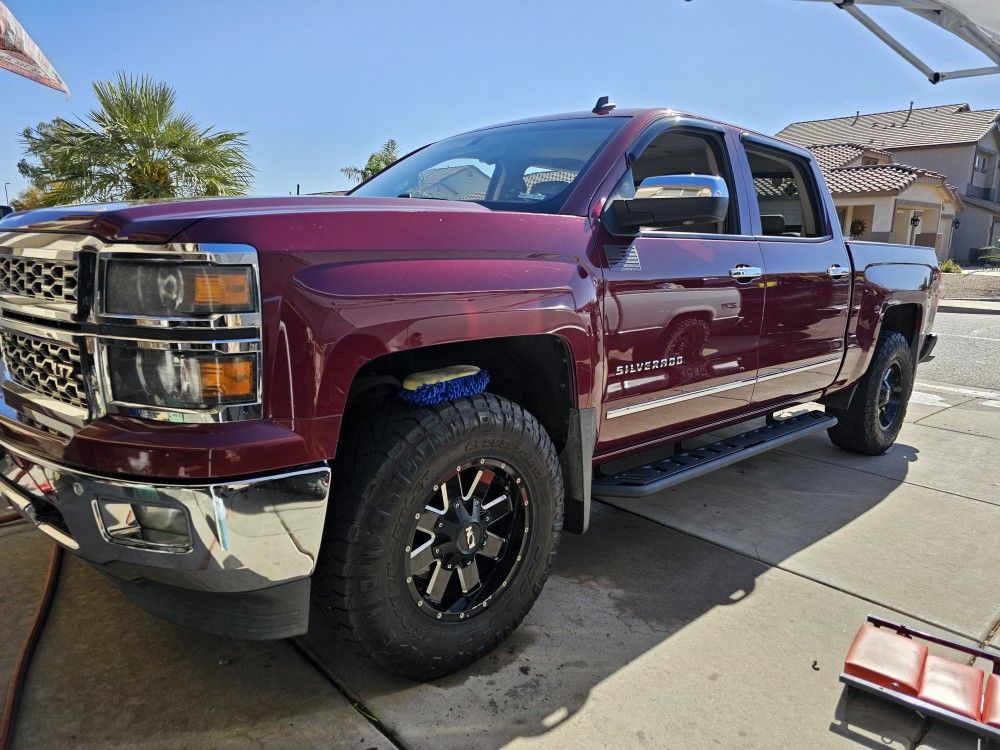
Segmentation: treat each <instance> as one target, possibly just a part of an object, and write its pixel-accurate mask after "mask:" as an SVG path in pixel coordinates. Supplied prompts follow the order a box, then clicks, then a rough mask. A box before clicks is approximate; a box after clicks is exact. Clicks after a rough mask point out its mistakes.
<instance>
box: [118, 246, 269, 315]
mask: <svg viewBox="0 0 1000 750" xmlns="http://www.w3.org/2000/svg"><path fill="white" fill-rule="evenodd" d="M256 310H257V293H256V289H255V285H254V275H253V269H252V268H251V267H250V266H212V265H201V264H196V263H150V262H132V261H119V260H115V261H110V262H109V263H108V265H107V271H106V275H105V279H104V312H105V313H108V314H110V315H136V316H141V315H149V316H154V317H162V318H173V317H178V316H185V315H205V314H212V313H240V312H253V311H256Z"/></svg>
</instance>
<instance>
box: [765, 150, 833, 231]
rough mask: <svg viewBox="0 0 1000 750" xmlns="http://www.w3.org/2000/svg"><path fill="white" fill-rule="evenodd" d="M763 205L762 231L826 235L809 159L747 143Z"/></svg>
mask: <svg viewBox="0 0 1000 750" xmlns="http://www.w3.org/2000/svg"><path fill="white" fill-rule="evenodd" d="M746 153H747V160H748V161H749V162H750V172H751V174H752V175H753V187H754V192H756V193H757V206H758V208H759V209H760V223H761V234H762V235H765V236H768V237H823V236H825V235H826V226H825V224H824V222H823V213H822V211H821V210H820V203H819V192H818V190H817V188H816V181H815V180H814V179H813V174H812V169H811V168H810V165H809V162H808V161H807V160H806V159H803V158H802V157H801V156H798V155H796V154H792V153H789V152H787V151H782V150H781V149H777V148H768V147H766V146H758V145H756V144H746Z"/></svg>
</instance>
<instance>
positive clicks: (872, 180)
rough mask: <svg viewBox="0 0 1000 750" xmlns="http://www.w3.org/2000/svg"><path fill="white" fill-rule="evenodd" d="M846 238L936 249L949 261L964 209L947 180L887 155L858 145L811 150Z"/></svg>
mask: <svg viewBox="0 0 1000 750" xmlns="http://www.w3.org/2000/svg"><path fill="white" fill-rule="evenodd" d="M811 151H812V152H813V154H815V156H816V161H817V162H818V163H819V166H820V169H821V170H822V171H823V177H824V178H825V179H826V184H827V187H829V188H830V193H831V194H832V196H833V202H834V205H836V207H837V216H838V218H839V219H840V225H841V229H842V230H843V232H844V236H845V237H854V238H856V239H862V240H872V241H875V242H896V243H899V244H905V245H924V246H927V247H933V248H934V249H935V251H936V252H937V255H938V258H939V259H940V260H944V259H945V258H948V257H949V249H950V248H951V242H952V233H953V231H954V226H955V217H956V216H957V215H958V214H959V213H961V212H962V211H963V210H964V208H965V206H964V203H963V201H962V198H961V197H960V196H959V194H958V191H957V190H956V189H955V188H954V187H953V186H951V185H949V184H948V182H947V181H946V180H945V178H944V175H941V174H938V173H937V172H931V171H930V170H927V169H920V168H918V167H911V166H909V165H907V164H898V163H896V161H895V160H894V159H893V156H892V154H891V153H889V152H888V151H883V150H882V149H876V148H868V147H865V146H862V145H860V144H856V143H838V144H832V145H829V146H812V147H811Z"/></svg>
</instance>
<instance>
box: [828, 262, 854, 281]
mask: <svg viewBox="0 0 1000 750" xmlns="http://www.w3.org/2000/svg"><path fill="white" fill-rule="evenodd" d="M826 275H827V276H829V277H830V278H831V279H842V278H844V277H845V276H850V275H851V269H850V268H843V267H841V266H839V265H838V264H836V263H834V264H833V265H832V266H830V267H829V268H828V269H826Z"/></svg>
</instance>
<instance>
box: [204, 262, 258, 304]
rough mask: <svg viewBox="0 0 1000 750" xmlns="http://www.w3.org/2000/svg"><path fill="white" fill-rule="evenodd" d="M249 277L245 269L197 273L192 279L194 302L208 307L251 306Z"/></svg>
mask: <svg viewBox="0 0 1000 750" xmlns="http://www.w3.org/2000/svg"><path fill="white" fill-rule="evenodd" d="M250 294H251V290H250V278H249V276H248V274H247V273H246V271H244V270H242V269H240V270H235V271H218V270H215V269H213V270H212V272H211V273H203V274H199V275H198V276H197V277H195V280H194V304H195V305H197V306H198V307H206V308H209V309H213V310H214V309H238V308H249V307H252V305H251V299H250Z"/></svg>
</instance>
